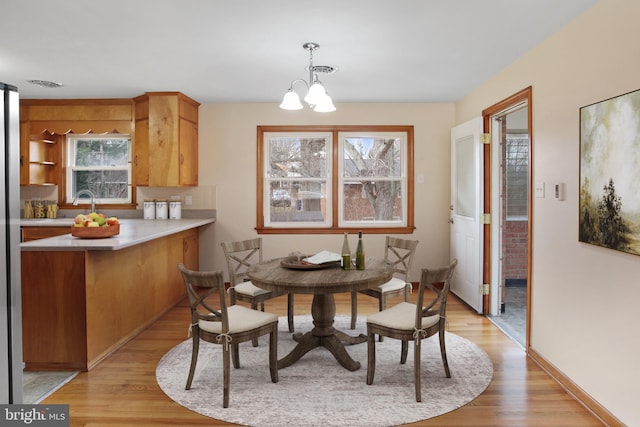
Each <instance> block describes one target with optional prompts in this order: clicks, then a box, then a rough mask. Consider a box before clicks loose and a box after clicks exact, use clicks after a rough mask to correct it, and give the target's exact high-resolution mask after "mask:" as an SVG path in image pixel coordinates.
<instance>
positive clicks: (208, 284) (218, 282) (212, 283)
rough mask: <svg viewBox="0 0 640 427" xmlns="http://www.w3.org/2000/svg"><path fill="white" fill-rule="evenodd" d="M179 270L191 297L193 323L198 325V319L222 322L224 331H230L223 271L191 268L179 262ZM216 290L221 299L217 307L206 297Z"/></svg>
mask: <svg viewBox="0 0 640 427" xmlns="http://www.w3.org/2000/svg"><path fill="white" fill-rule="evenodd" d="M178 270H180V273H182V278H183V280H184V285H185V287H186V289H187V296H188V297H189V305H190V307H191V325H192V326H193V325H196V326H197V325H198V320H208V321H210V322H222V331H223V332H226V331H228V330H229V320H228V319H229V318H228V316H227V301H226V297H225V287H224V279H223V277H222V272H221V271H194V270H189V269H188V268H186V267H185V266H184V264H178ZM216 291H218V295H219V298H220V299H219V303H218V304H217V307H212V305H213V304H211V302H207V301H206V299H207V297H209V295H211V294H212V293H214V292H216Z"/></svg>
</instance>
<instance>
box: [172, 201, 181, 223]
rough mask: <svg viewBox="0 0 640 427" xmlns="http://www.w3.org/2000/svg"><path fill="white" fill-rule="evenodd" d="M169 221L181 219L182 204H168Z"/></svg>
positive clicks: (174, 202)
mask: <svg viewBox="0 0 640 427" xmlns="http://www.w3.org/2000/svg"><path fill="white" fill-rule="evenodd" d="M169 219H182V202H178V201H171V202H169Z"/></svg>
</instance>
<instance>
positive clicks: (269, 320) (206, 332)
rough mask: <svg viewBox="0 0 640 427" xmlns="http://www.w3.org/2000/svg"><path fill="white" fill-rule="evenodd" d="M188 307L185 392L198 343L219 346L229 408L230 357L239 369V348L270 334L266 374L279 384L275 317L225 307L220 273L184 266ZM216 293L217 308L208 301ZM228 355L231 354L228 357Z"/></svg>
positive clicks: (182, 266)
mask: <svg viewBox="0 0 640 427" xmlns="http://www.w3.org/2000/svg"><path fill="white" fill-rule="evenodd" d="M178 269H179V270H180V273H182V278H183V279H184V284H185V287H186V290H187V295H188V297H189V304H190V306H191V328H190V332H191V334H192V336H193V348H192V352H191V366H190V368H189V376H188V377H187V385H186V386H185V390H189V389H191V383H192V382H193V374H194V372H195V369H196V363H197V361H198V349H199V348H200V340H203V341H207V342H210V343H214V344H221V345H222V364H223V386H224V389H223V402H222V406H223V407H225V408H227V407H228V406H229V383H230V381H229V380H230V370H231V369H230V360H229V359H230V356H232V357H233V366H234V368H236V369H237V368H239V367H240V355H239V352H238V350H239V347H238V344H239V343H242V342H245V341H250V340H253V339H257V338H258V337H260V336H262V335H266V334H269V371H270V374H271V381H273V382H274V383H276V382H278V367H277V362H278V360H277V356H278V316H276V315H275V314H271V313H265V312H262V311H258V310H252V309H250V308H247V307H242V306H240V305H231V306H229V307H227V301H226V293H225V285H224V279H223V278H222V273H221V272H219V271H193V270H189V269H187V268H186V267H185V266H184V265H183V264H179V265H178ZM216 291H217V292H218V296H219V302H218V303H217V307H216V308H214V307H213V305H214V304H213V303H211V302H209V301H207V298H208V297H209V296H210V295H212V294H213V293H215V292H216ZM230 353H231V354H230Z"/></svg>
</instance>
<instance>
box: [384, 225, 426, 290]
mask: <svg viewBox="0 0 640 427" xmlns="http://www.w3.org/2000/svg"><path fill="white" fill-rule="evenodd" d="M417 246H418V241H417V240H406V239H399V238H397V237H391V236H387V238H386V239H385V246H384V259H385V260H387V261H389V262H390V263H392V264H393V270H394V275H402V279H403V280H404V281H405V282H406V283H411V281H410V280H409V273H410V272H411V264H413V256H414V255H415V253H416V247H417Z"/></svg>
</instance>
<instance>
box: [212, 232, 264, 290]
mask: <svg viewBox="0 0 640 427" xmlns="http://www.w3.org/2000/svg"><path fill="white" fill-rule="evenodd" d="M221 245H222V250H223V251H224V256H225V258H226V260H227V269H228V271H229V284H230V286H235V285H236V284H238V283H241V282H244V281H246V280H249V277H248V275H247V270H249V268H250V267H251V266H253V265H254V264H257V263H260V262H262V238H261V237H258V238H257V239H249V240H242V241H238V242H222V243H221Z"/></svg>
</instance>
